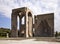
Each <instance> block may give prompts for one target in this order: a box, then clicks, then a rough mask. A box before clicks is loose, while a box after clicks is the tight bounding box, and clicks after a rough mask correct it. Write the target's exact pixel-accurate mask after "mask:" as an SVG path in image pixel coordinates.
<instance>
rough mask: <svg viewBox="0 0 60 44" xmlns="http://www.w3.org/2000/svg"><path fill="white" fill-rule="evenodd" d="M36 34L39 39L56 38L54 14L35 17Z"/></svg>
mask: <svg viewBox="0 0 60 44" xmlns="http://www.w3.org/2000/svg"><path fill="white" fill-rule="evenodd" d="M34 28H35V33H34V35H35V36H37V37H52V36H54V13H48V14H42V15H37V16H35V27H34Z"/></svg>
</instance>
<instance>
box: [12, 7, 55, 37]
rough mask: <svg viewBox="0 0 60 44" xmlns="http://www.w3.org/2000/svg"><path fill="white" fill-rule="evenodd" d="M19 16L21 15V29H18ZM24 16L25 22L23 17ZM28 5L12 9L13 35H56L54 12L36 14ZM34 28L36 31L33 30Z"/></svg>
mask: <svg viewBox="0 0 60 44" xmlns="http://www.w3.org/2000/svg"><path fill="white" fill-rule="evenodd" d="M17 16H18V17H19V31H18V29H17V27H18V26H17ZM23 17H24V24H22V18H23ZM34 22H35V23H34V24H33V17H32V13H31V10H30V9H28V8H27V7H22V8H17V9H13V10H12V15H11V37H27V38H28V37H33V35H34V37H52V36H54V13H48V14H43V15H37V16H34ZM33 28H34V31H33Z"/></svg>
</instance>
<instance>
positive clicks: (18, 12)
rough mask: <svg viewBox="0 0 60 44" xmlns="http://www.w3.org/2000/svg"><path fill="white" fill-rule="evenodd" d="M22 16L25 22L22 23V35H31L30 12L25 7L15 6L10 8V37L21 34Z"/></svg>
mask: <svg viewBox="0 0 60 44" xmlns="http://www.w3.org/2000/svg"><path fill="white" fill-rule="evenodd" d="M17 16H18V17H19V35H18V29H17ZM23 17H24V20H25V24H24V27H25V28H24V29H23V31H24V36H25V37H32V22H33V20H32V14H31V11H30V10H29V9H28V8H26V7H22V8H17V9H13V10H12V15H11V37H18V36H21V34H22V33H21V32H22V28H23V27H22V24H21V23H22V21H21V20H22V18H23Z"/></svg>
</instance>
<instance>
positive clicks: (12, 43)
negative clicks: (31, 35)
mask: <svg viewBox="0 0 60 44" xmlns="http://www.w3.org/2000/svg"><path fill="white" fill-rule="evenodd" d="M0 44H60V42H48V41H35V39H25V40H0Z"/></svg>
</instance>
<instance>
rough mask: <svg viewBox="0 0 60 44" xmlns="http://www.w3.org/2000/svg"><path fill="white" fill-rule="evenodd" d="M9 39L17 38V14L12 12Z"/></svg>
mask: <svg viewBox="0 0 60 44" xmlns="http://www.w3.org/2000/svg"><path fill="white" fill-rule="evenodd" d="M11 37H18V30H17V14H16V13H13V12H12V16H11Z"/></svg>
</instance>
